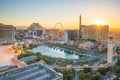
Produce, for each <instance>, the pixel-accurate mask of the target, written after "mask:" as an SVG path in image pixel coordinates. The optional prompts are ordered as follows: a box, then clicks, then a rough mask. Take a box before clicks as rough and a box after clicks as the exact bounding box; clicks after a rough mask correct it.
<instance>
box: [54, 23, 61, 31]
mask: <svg viewBox="0 0 120 80" xmlns="http://www.w3.org/2000/svg"><path fill="white" fill-rule="evenodd" d="M57 25H60V26H61V28H62V31H63V25H62V23H56V24H55V29H56V28H57Z"/></svg>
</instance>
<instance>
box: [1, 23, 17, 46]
mask: <svg viewBox="0 0 120 80" xmlns="http://www.w3.org/2000/svg"><path fill="white" fill-rule="evenodd" d="M15 30H16V28H15V27H14V26H12V25H4V24H0V43H1V44H4V43H14V42H15Z"/></svg>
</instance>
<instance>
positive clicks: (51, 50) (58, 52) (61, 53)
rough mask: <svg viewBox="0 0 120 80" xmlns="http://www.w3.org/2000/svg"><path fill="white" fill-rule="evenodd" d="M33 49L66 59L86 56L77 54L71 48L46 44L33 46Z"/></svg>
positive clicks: (43, 53)
mask: <svg viewBox="0 0 120 80" xmlns="http://www.w3.org/2000/svg"><path fill="white" fill-rule="evenodd" d="M32 51H33V52H40V53H41V54H42V55H46V56H50V57H55V58H64V59H81V58H85V57H86V55H84V54H77V53H75V52H72V51H69V50H63V49H60V48H55V47H49V46H45V45H39V46H38V47H35V48H33V49H32Z"/></svg>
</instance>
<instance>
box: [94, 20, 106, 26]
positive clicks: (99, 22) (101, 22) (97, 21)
mask: <svg viewBox="0 0 120 80" xmlns="http://www.w3.org/2000/svg"><path fill="white" fill-rule="evenodd" d="M92 24H96V25H105V21H103V20H100V19H97V20H94V21H92Z"/></svg>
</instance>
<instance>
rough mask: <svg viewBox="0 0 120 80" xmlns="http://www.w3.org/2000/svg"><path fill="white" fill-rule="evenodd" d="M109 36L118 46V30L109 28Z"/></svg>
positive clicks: (119, 42)
mask: <svg viewBox="0 0 120 80" xmlns="http://www.w3.org/2000/svg"><path fill="white" fill-rule="evenodd" d="M109 35H110V36H111V37H113V41H114V42H115V43H116V45H117V46H120V28H110V32H109Z"/></svg>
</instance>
